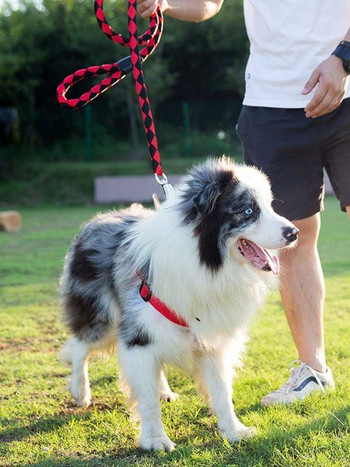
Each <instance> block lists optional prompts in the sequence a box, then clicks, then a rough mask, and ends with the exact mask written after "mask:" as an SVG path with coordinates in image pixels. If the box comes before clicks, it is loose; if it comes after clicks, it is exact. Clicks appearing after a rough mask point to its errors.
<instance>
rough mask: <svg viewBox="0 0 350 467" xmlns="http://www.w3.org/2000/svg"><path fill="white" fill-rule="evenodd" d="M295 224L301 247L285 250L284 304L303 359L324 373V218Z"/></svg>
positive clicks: (312, 217)
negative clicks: (321, 239) (321, 255)
mask: <svg viewBox="0 0 350 467" xmlns="http://www.w3.org/2000/svg"><path fill="white" fill-rule="evenodd" d="M349 212H350V208H349V211H348V214H349ZM349 215H350V214H349ZM293 223H294V225H295V226H296V227H297V228H298V229H299V239H298V244H297V246H296V248H293V249H289V250H282V252H281V257H280V262H281V296H282V303H283V306H284V309H285V313H286V316H287V320H288V324H289V327H290V330H291V333H292V336H293V339H294V342H295V345H296V347H297V350H298V353H299V359H300V360H301V361H302V362H304V363H306V364H307V365H309V366H311V367H312V368H314V369H316V370H318V371H321V372H324V371H326V357H325V349H324V336H323V307H324V297H325V286H324V277H323V272H322V267H321V263H320V258H319V254H318V250H317V239H318V234H319V230H320V215H319V213H318V214H315V215H314V216H311V217H308V218H305V219H301V220H297V221H293Z"/></svg>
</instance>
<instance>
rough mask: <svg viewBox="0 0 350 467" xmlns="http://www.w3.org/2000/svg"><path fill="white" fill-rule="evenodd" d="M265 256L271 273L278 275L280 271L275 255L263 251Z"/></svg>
mask: <svg viewBox="0 0 350 467" xmlns="http://www.w3.org/2000/svg"><path fill="white" fill-rule="evenodd" d="M265 255H266V259H267V263H268V265H269V266H270V269H271V271H272V272H273V273H274V274H278V273H279V271H280V262H279V260H278V258H277V256H276V255H272V254H271V253H270V252H269V251H266V250H265Z"/></svg>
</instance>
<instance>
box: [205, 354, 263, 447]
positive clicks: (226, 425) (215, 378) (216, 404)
mask: <svg viewBox="0 0 350 467" xmlns="http://www.w3.org/2000/svg"><path fill="white" fill-rule="evenodd" d="M196 366H197V368H196V371H197V372H198V373H199V378H200V380H201V381H202V383H203V384H204V386H205V389H206V391H205V392H206V393H207V394H208V396H209V398H210V403H211V406H212V410H213V412H214V414H215V415H216V417H217V419H218V425H219V430H220V433H221V434H222V436H225V437H226V438H227V439H228V441H230V442H235V441H239V440H240V439H242V438H249V437H251V436H252V435H253V434H254V433H255V428H250V427H246V426H244V425H243V424H242V423H241V422H240V421H239V420H238V418H237V416H236V414H235V411H234V407H233V403H232V373H233V372H232V367H231V362H230V359H229V352H227V351H222V352H219V351H211V352H209V351H208V352H203V353H202V354H201V355H199V356H198V357H197V359H196Z"/></svg>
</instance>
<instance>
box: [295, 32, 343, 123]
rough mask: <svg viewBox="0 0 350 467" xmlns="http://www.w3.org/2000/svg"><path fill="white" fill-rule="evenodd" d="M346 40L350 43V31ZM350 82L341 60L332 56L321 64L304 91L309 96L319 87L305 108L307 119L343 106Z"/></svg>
mask: <svg viewBox="0 0 350 467" xmlns="http://www.w3.org/2000/svg"><path fill="white" fill-rule="evenodd" d="M344 40H345V41H350V29H349V31H348V32H347V34H346V36H345V37H344ZM348 82H349V78H348V75H347V73H346V71H345V70H344V68H343V63H342V60H341V59H340V58H338V57H336V56H335V55H331V56H330V57H328V58H327V59H326V60H324V61H323V62H322V63H320V65H319V66H318V67H317V68H316V69H315V70H314V71H313V73H312V74H311V76H310V78H309V80H308V82H307V83H306V85H305V88H304V89H303V91H302V94H309V92H311V91H312V90H313V89H314V88H315V86H316V85H318V86H317V89H316V92H315V94H314V96H313V98H312V99H311V101H310V102H309V103H308V104H307V106H306V107H305V115H306V117H308V118H310V117H311V118H315V117H321V116H322V115H325V114H327V113H330V112H333V110H335V109H336V108H337V107H338V106H339V105H340V104H341V102H342V100H343V98H344V95H345V92H346V90H347V87H348Z"/></svg>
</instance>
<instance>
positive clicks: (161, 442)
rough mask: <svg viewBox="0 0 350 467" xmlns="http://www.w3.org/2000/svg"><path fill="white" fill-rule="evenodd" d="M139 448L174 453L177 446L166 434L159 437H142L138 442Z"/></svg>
mask: <svg viewBox="0 0 350 467" xmlns="http://www.w3.org/2000/svg"><path fill="white" fill-rule="evenodd" d="M138 446H139V447H140V448H141V449H145V450H146V451H162V450H165V451H173V450H174V449H175V446H176V444H175V443H173V442H172V441H171V440H170V439H169V438H168V437H167V435H166V434H165V433H164V434H163V435H162V436H159V437H150V436H141V437H140V438H139V441H138Z"/></svg>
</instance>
